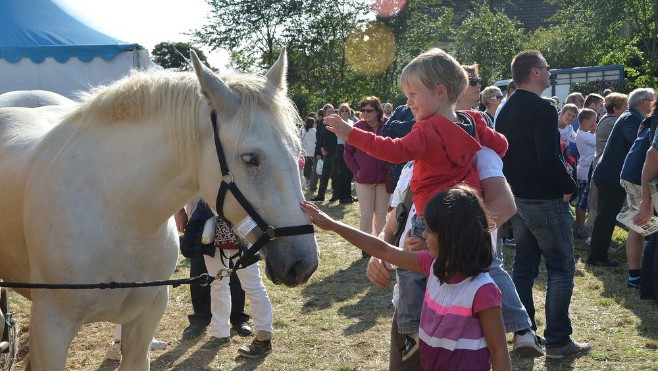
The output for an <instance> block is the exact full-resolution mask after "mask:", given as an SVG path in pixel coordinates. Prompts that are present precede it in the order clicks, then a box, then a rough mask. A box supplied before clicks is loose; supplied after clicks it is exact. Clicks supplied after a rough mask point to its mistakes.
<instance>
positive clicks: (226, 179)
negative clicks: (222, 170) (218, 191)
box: [222, 172, 234, 184]
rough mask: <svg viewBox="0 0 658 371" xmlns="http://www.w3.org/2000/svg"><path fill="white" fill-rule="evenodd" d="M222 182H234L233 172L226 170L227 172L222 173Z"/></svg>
mask: <svg viewBox="0 0 658 371" xmlns="http://www.w3.org/2000/svg"><path fill="white" fill-rule="evenodd" d="M222 182H224V183H226V184H231V183H234V179H233V174H231V173H230V172H228V173H226V174H224V175H222Z"/></svg>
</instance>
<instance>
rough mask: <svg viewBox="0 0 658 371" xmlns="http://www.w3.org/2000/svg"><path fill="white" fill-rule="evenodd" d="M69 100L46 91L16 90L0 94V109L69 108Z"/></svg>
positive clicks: (71, 102)
mask: <svg viewBox="0 0 658 371" xmlns="http://www.w3.org/2000/svg"><path fill="white" fill-rule="evenodd" d="M74 104H75V102H74V101H72V100H71V99H69V98H67V97H65V96H63V95H59V94H57V93H54V92H52V91H47V90H17V91H10V92H7V93H4V94H0V107H27V108H35V107H43V106H53V105H60V106H70V105H74Z"/></svg>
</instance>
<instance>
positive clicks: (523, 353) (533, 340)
mask: <svg viewBox="0 0 658 371" xmlns="http://www.w3.org/2000/svg"><path fill="white" fill-rule="evenodd" d="M512 352H513V353H514V354H517V355H518V356H519V357H522V358H535V357H541V356H543V355H544V351H543V350H542V349H541V345H540V344H539V341H538V340H537V336H536V335H535V332H534V331H528V332H526V333H525V334H523V335H519V334H514V350H513V351H512Z"/></svg>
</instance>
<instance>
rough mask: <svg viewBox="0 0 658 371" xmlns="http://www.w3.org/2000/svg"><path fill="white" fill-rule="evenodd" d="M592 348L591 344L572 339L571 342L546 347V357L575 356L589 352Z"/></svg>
mask: <svg viewBox="0 0 658 371" xmlns="http://www.w3.org/2000/svg"><path fill="white" fill-rule="evenodd" d="M591 350H592V346H591V345H589V344H587V343H579V342H576V341H573V340H572V341H571V342H570V343H568V344H566V345H562V346H559V347H546V358H552V359H562V358H575V357H580V356H582V355H585V354H588V353H589V352H590V351H591Z"/></svg>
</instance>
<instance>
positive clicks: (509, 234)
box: [302, 49, 658, 370]
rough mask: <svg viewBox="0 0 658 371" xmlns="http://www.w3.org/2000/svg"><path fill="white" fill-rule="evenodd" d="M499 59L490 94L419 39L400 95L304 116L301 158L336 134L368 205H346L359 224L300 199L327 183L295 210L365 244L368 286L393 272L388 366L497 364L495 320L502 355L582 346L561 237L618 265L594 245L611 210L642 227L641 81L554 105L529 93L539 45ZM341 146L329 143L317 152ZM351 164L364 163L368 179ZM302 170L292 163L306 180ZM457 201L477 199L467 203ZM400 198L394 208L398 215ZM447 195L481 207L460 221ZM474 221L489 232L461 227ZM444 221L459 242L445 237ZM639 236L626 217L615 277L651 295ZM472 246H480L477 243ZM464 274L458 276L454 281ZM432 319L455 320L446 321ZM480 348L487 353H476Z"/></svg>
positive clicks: (647, 167)
mask: <svg viewBox="0 0 658 371" xmlns="http://www.w3.org/2000/svg"><path fill="white" fill-rule="evenodd" d="M511 72H512V77H513V79H512V82H511V83H510V84H509V86H508V89H507V91H506V95H505V96H504V95H503V92H502V91H501V90H500V88H498V87H496V86H489V87H485V88H483V87H482V86H481V84H482V80H481V79H480V78H479V76H478V66H477V65H469V66H467V65H459V64H458V62H457V61H456V60H454V58H452V57H451V56H450V55H448V54H447V53H445V52H443V51H442V50H440V49H432V50H430V51H428V52H425V53H423V54H422V55H420V56H419V57H417V58H416V59H414V60H413V61H412V62H411V63H410V64H409V65H408V66H407V67H405V69H404V70H403V72H402V75H401V77H400V85H401V88H402V90H403V91H404V93H405V95H406V97H407V104H406V105H402V106H399V107H397V108H396V109H395V110H394V111H393V112H392V113H391V115H390V117H388V115H386V114H385V112H384V110H383V106H384V105H382V104H381V103H380V102H379V99H377V98H376V97H367V98H364V100H363V101H362V102H361V106H360V108H361V109H360V115H358V118H357V117H354V116H351V117H350V118H348V117H343V116H339V115H335V114H332V113H331V111H329V112H328V111H327V110H326V108H327V107H330V108H332V106H331V105H326V106H325V107H324V109H323V110H322V112H321V113H322V115H321V116H320V115H318V116H319V117H318V120H317V121H316V126H315V129H316V130H317V131H316V138H317V139H316V148H315V149H314V156H315V157H314V158H313V161H315V162H316V163H317V162H318V161H321V160H324V157H323V154H324V150H323V149H322V147H323V146H326V143H327V138H336V139H335V140H343V141H345V149H344V151H343V159H344V161H345V162H346V163H348V169H349V171H351V172H352V176H353V178H354V180H355V184H356V185H357V186H356V191H357V196H358V202H359V204H361V202H364V204H366V205H364V206H361V205H360V213H361V215H360V225H359V228H358V230H357V229H356V228H352V227H351V226H347V225H345V224H343V223H340V222H337V221H334V220H332V219H331V218H330V217H329V216H327V215H326V214H324V213H323V212H322V211H321V210H320V209H319V208H318V207H317V206H316V205H314V204H313V202H318V201H324V194H325V192H326V189H327V188H323V189H322V192H321V193H318V195H317V196H316V197H313V198H310V199H309V201H306V202H305V203H304V204H303V206H302V207H303V209H304V210H305V211H306V212H307V214H308V215H309V217H310V218H311V220H312V221H313V223H315V224H316V225H318V226H319V227H321V228H324V229H328V230H330V231H333V232H335V233H337V234H339V235H341V236H342V237H344V238H345V239H346V240H347V241H348V242H350V243H351V244H353V245H355V246H356V247H358V248H360V249H361V250H362V251H363V254H364V256H368V255H372V257H371V258H370V260H369V262H368V270H367V276H368V278H369V279H370V281H371V282H372V283H373V284H375V285H377V286H379V287H388V285H389V284H390V282H391V272H395V276H396V287H395V290H394V304H395V314H394V318H393V324H392V328H391V349H390V360H389V366H390V369H391V370H416V369H419V370H420V369H432V370H434V369H452V367H457V368H459V367H462V368H461V369H489V368H490V367H492V365H493V366H494V368H496V369H498V367H501V369H507V368H508V367H509V358H508V355H507V348H506V346H505V343H504V339H505V337H504V334H505V332H509V333H513V334H514V335H513V338H514V348H513V353H516V354H518V355H519V356H522V357H538V356H544V355H545V356H546V357H548V358H553V359H561V358H572V357H578V356H582V355H584V354H587V353H589V352H590V350H591V345H590V344H587V343H585V342H580V341H576V340H574V339H573V338H572V334H573V328H572V326H571V319H570V317H569V306H570V302H571V296H572V294H573V288H574V274H575V265H576V260H575V255H574V239H581V240H583V241H584V242H586V243H587V244H588V245H589V250H590V253H589V256H588V257H587V259H586V261H585V263H586V264H587V265H588V266H596V267H603V268H605V267H615V266H617V265H618V264H619V262H618V261H617V260H614V259H611V258H609V257H608V249H609V248H610V247H611V246H610V244H611V237H612V233H613V229H614V228H615V226H616V225H619V224H618V223H617V219H616V217H617V215H618V214H619V213H620V212H624V211H626V210H628V209H629V208H634V209H636V211H637V213H638V215H637V216H636V217H635V219H634V223H635V224H636V225H643V224H646V223H647V222H648V221H649V220H650V218H651V217H652V216H653V214H654V207H653V202H652V199H651V193H652V192H655V189H653V190H652V188H651V181H652V180H653V179H655V178H656V177H657V176H658V160H657V159H658V140H654V137H655V127H656V124H658V120H656V119H654V112H655V109H656V106H657V101H656V100H657V98H656V96H655V94H654V91H653V89H650V88H639V89H635V90H633V91H632V92H630V94H628V95H626V94H622V93H618V92H613V91H612V90H611V89H606V90H605V91H603V92H601V94H598V93H590V94H587V95H586V96H584V95H583V94H581V93H579V92H573V93H571V94H570V95H569V96H568V97H567V98H566V100H565V102H564V103H563V105H561V106H560V100H559V98H558V97H546V96H542V94H543V92H544V91H545V90H546V89H547V88H549V87H550V77H551V72H550V66H549V65H548V63H547V61H546V59H545V58H544V57H543V56H542V55H541V53H540V52H538V51H535V50H529V51H524V52H522V53H519V54H518V55H517V56H516V57H515V58H514V60H513V61H512V63H511ZM319 113H320V112H318V114H319ZM357 113H358V112H357ZM374 116H376V118H375V117H374ZM312 118H313V115H309V123H310V122H311V120H312ZM355 154H357V156H356V158H357V159H358V161H354V158H355ZM340 155H341V154H340V153H339V152H333V153H332V157H333V158H332V159H331V160H330V161H329V162H330V163H335V161H336V159H337V158H339V157H340ZM305 156H308V152H305ZM350 163H351V165H350ZM366 164H367V165H366ZM365 166H368V167H367V168H366V167H365ZM328 169H330V168H327V165H324V167H323V168H322V169H321V171H322V173H323V174H325V175H324V176H327V177H329V178H331V179H332V180H333V179H334V176H335V172H333V173H332V172H331V170H328ZM311 170H313V168H312V169H311ZM327 170H328V171H330V174H327V173H325V171H327ZM364 172H367V173H368V174H373V176H372V177H368V178H367V180H366V177H365V176H364ZM374 174H381V177H380V176H379V175H377V176H375V175H374ZM312 176H313V175H312V174H305V178H306V179H307V180H309V181H310V179H311V178H312ZM490 180H494V181H499V182H500V184H496V183H494V184H496V185H495V187H496V188H494V189H495V191H492V190H488V189H487V187H492V186H491V185H490V184H491V183H489V181H490ZM364 183H365V184H368V189H372V190H376V189H377V188H378V187H381V189H382V192H381V198H385V199H386V202H384V201H381V200H380V198H379V197H380V194H377V197H376V198H375V199H376V200H379V201H381V202H382V204H388V210H389V214H388V217H387V216H386V214H385V212H384V211H383V209H378V208H377V205H376V204H374V203H372V201H371V200H372V197H371V196H370V195H369V194H367V193H366V192H365V190H363V188H365V187H363V186H364ZM332 184H336V183H335V181H334V182H333V183H332ZM396 185H397V187H395V186H396ZM485 185H487V186H485ZM334 188H335V186H334ZM308 189H309V190H310V191H313V190H314V188H313V187H310V188H308ZM394 189H395V191H394ZM373 193H376V192H373ZM371 194H372V193H371ZM407 194H409V197H405V196H406V195H407ZM507 195H508V197H506V196H507ZM470 198H473V199H474V200H475V201H472V202H470V203H468V202H467V201H466V200H468V199H470ZM339 199H340V198H339ZM336 200H337V199H336V198H335V197H332V199H330V201H336ZM379 201H377V204H378V202H379ZM405 202H406V203H408V205H407V206H405V207H403V208H402V210H406V211H408V216H406V219H405V218H404V217H403V218H400V217H399V215H400V213H399V210H400V206H401V205H402V206H404V204H405ZM462 202H464V203H467V204H468V205H469V206H468V207H467V206H465V205H466V204H462ZM455 205H461V206H460V207H463V208H465V209H468V210H469V212H468V213H469V217H472V218H475V219H478V218H477V215H479V208H480V207H483V208H484V209H485V210H487V211H488V214H487V215H488V217H484V218H480V219H478V222H473V221H466V219H461V218H462V217H464V218H466V217H465V216H464V215H460V214H459V213H457V212H456V211H454V210H452V207H456V206H455ZM439 210H440V211H439ZM364 214H365V215H364ZM444 214H445V215H444ZM447 215H450V217H449V218H447V219H444V218H445V217H446V216H447ZM387 218H388V219H387ZM491 219H493V222H492V220H491ZM372 221H375V222H374V224H373V223H372ZM453 222H454V223H456V224H453ZM398 224H400V225H398ZM492 225H495V226H497V227H499V228H494V227H492ZM482 230H486V231H487V238H486V239H484V240H487V241H488V242H484V240H481V241H478V242H476V241H475V240H471V238H474V239H476V236H478V233H479V232H480V231H482ZM453 233H457V234H459V235H460V238H461V240H459V239H458V240H452V239H451V238H453V237H454V236H453ZM645 235H646V233H640V232H636V231H634V230H633V229H632V228H631V229H629V230H628V238H627V241H626V254H627V264H628V278H627V285H628V287H629V288H631V289H635V288H637V289H639V297H641V298H643V299H656V298H657V297H658V296H657V295H656V292H654V291H655V289H656V288H658V285H657V284H658V283H657V282H656V277H658V276H656V268H655V267H656V262H658V254H656V252H655V250H656V242H657V241H656V240H658V239H656V238H655V237H654V236H655V235H651V237H649V238H645V237H646V236H645ZM645 240H646V241H645ZM464 241H469V244H468V245H467V246H464V245H462V243H463V242H464ZM492 241H493V242H492ZM510 241H514V242H513V244H514V245H515V249H516V254H515V257H514V262H513V264H512V272H511V276H510V275H509V274H508V273H507V272H506V271H504V269H503V268H502V246H503V244H505V242H510ZM483 251H489V252H491V256H484V257H483V256H481V255H478V254H481V253H483ZM542 260H544V262H545V264H546V270H547V272H548V275H547V276H548V279H547V284H546V298H545V305H544V307H545V318H546V319H545V324H544V329H543V336H539V335H538V334H537V331H538V326H537V322H536V321H535V296H534V295H533V291H534V290H533V287H534V284H535V280H536V278H537V276H538V273H539V265H540V262H541V261H542ZM467 261H468V262H470V263H471V264H470V265H469V264H466V262H467ZM394 265H395V266H397V267H396V268H395V269H393V268H392V266H394ZM467 277H472V279H471V280H467V281H468V282H469V284H468V285H466V284H463V283H462V282H464V281H465V278H467ZM475 282H477V283H475ZM492 287H493V288H495V289H493V290H492V289H491V288H492ZM446 295H447V296H446ZM462 300H463V301H462ZM484 302H486V303H487V304H486V305H483V303H484ZM453 306H459V307H460V308H461V307H462V306H463V307H465V308H468V311H469V312H468V313H471V316H472V317H473V318H475V320H474V322H468V321H467V322H461V321H462V320H464V319H461V318H460V319H456V318H454V317H453V316H450V315H448V314H446V313H447V312H449V311H450V308H452V307H453ZM438 308H441V310H437V309H438ZM494 313H495V314H494ZM446 318H449V320H450V321H458V323H459V324H460V325H459V326H457V327H459V328H454V327H453V328H450V329H447V328H446V327H444V326H445V323H444V321H445V320H446ZM471 325H473V326H474V327H477V328H478V330H477V331H476V330H473V329H471ZM477 339H479V340H477ZM501 347H502V348H501ZM501 349H503V350H504V354H505V356H502V355H501ZM479 352H484V353H485V354H487V356H486V357H483V358H478V356H476V355H478V354H480V353H479ZM464 353H467V354H470V355H472V357H471V356H469V357H465V356H464ZM457 368H456V369H457Z"/></svg>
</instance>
